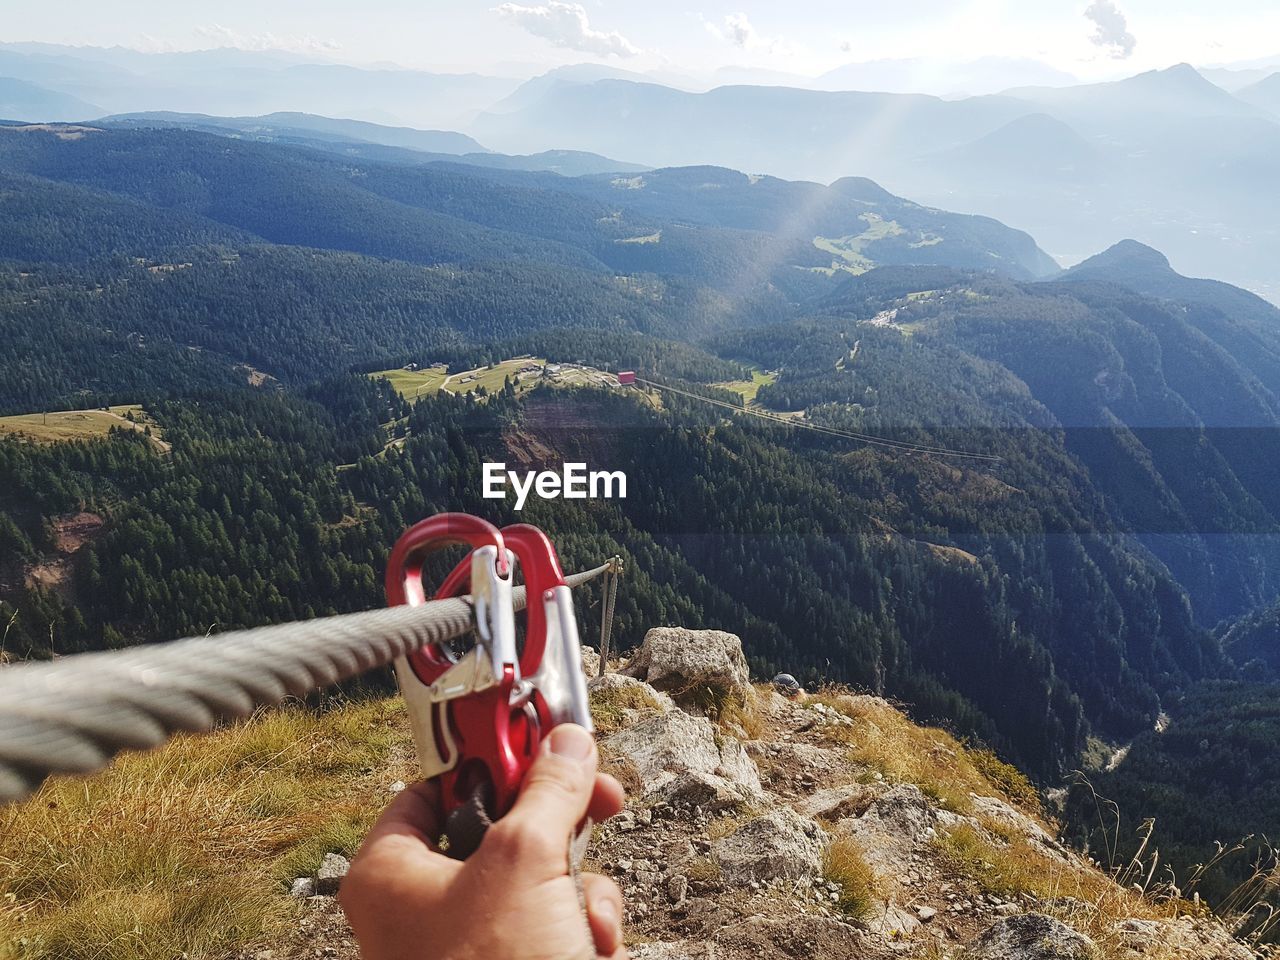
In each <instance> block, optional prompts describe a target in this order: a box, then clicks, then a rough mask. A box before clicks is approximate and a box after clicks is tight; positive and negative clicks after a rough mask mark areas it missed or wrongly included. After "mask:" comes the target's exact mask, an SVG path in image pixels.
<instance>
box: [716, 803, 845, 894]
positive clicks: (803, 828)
mask: <svg viewBox="0 0 1280 960" xmlns="http://www.w3.org/2000/svg"><path fill="white" fill-rule="evenodd" d="M819 832H820V831H819V830H818V829H817V827H816V825H815V824H814V823H813V821H812V820H806V819H805V818H804V817H802V816H800V815H799V814H798V813H796V812H795V811H794V810H790V809H788V808H785V807H784V808H782V809H779V810H774V811H772V812H770V813H767V814H765V815H764V816H762V817H757V818H756V819H754V820H749V821H747V822H746V823H744V824H743V825H742V826H741V827H739V828H738V829H737V830H735V831H734V832H733V833H731V834H729V835H728V836H726V837H721V838H720V839H718V840H714V841H712V843H711V856H712V857H713V858H714V859H715V861H716V863H717V864H719V866H720V874H721V876H722V877H723V878H724V879H725V880H726V881H728V882H731V883H749V882H751V881H753V880H754V881H768V880H778V879H792V880H794V879H798V878H800V877H811V876H814V875H815V874H817V873H818V871H819V869H820V867H821V863H822V849H823V844H822V841H821V839H819V838H818V836H817V834H818V833H819Z"/></svg>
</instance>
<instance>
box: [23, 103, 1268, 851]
mask: <svg viewBox="0 0 1280 960" xmlns="http://www.w3.org/2000/svg"><path fill="white" fill-rule="evenodd" d="M0 177H3V178H4V180H3V183H4V184H5V185H7V186H8V189H5V190H3V191H0V337H3V342H4V343H5V345H6V352H5V355H4V358H3V360H2V361H0V415H5V414H23V413H36V412H40V411H45V410H54V409H68V408H83V407H88V406H97V405H101V404H104V403H108V402H111V403H137V404H141V405H142V407H143V410H144V417H145V419H144V420H143V421H142V422H140V423H138V424H136V425H135V424H122V426H121V429H120V430H117V431H115V432H113V433H112V434H111V435H110V436H108V437H106V438H104V439H96V440H89V439H86V440H81V441H75V442H62V443H57V444H53V443H36V442H27V441H19V440H0V636H3V643H2V646H0V654H2V655H3V656H7V657H15V656H16V657H43V656H49V655H52V654H60V653H66V652H71V651H78V650H86V649H97V648H100V647H110V646H116V645H121V644H128V643H134V642H139V641H146V640H155V639H162V638H167V637H171V636H175V635H179V634H186V633H205V632H207V631H209V630H211V629H213V630H223V629H228V628H231V627H235V626H243V625H250V624H258V623H265V622H271V621H278V620H285V619H291V618H297V617H308V616H314V615H321V614H325V613H331V612H335V611H341V610H354V609H361V608H365V607H369V606H376V605H377V604H379V603H380V602H381V594H380V588H379V584H380V583H381V579H382V564H383V563H384V559H385V555H386V552H387V550H388V548H389V546H390V544H391V543H392V542H393V541H394V539H395V537H396V536H397V535H398V533H399V532H400V531H401V530H402V529H403V528H404V527H405V526H406V525H408V524H409V523H412V522H413V521H414V520H416V519H418V518H420V517H421V516H423V515H426V514H429V513H432V512H435V511H437V510H441V509H455V510H472V511H475V512H478V513H482V514H484V515H486V516H489V517H491V518H493V519H495V520H498V521H507V520H512V519H515V517H516V515H515V514H514V512H512V511H511V507H510V504H509V503H508V504H506V505H502V506H499V505H497V504H495V502H494V501H490V500H483V499H481V497H480V490H481V483H480V472H481V464H482V462H483V461H485V460H491V459H493V460H498V459H501V460H506V461H510V462H512V463H514V464H522V465H524V466H525V467H529V466H535V465H540V464H541V465H547V466H551V465H555V464H558V463H559V462H560V461H561V460H564V459H576V460H585V461H587V462H588V463H590V464H591V465H592V466H593V467H607V468H608V469H610V470H624V471H626V473H627V475H628V478H629V496H628V498H627V499H625V500H615V501H600V502H588V503H586V504H583V503H582V502H580V501H576V502H574V503H572V504H571V505H566V504H564V503H562V502H548V503H544V502H542V501H537V502H535V503H533V504H531V505H530V506H529V507H528V508H527V509H526V510H525V511H524V512H523V513H522V514H520V517H521V518H522V519H527V520H531V521H532V522H535V523H539V524H541V525H543V526H545V527H546V528H547V529H548V531H549V532H551V533H552V535H553V536H554V537H555V538H556V541H557V544H558V545H559V546H560V548H561V551H562V553H563V555H564V558H565V562H566V566H568V567H570V568H573V567H580V566H586V565H588V564H591V563H594V562H596V561H598V560H599V558H600V557H601V556H605V555H608V554H612V553H614V552H619V553H621V554H622V555H623V556H625V557H626V558H627V559H628V560H629V564H628V570H629V573H628V581H627V585H626V589H625V590H624V591H623V592H622V594H621V597H620V602H619V611H618V618H617V620H618V629H619V634H620V636H621V638H622V640H623V642H624V643H631V642H634V641H635V640H637V639H638V637H639V633H640V632H641V631H642V630H643V629H645V628H647V627H650V626H654V625H656V624H662V623H668V622H670V623H680V624H682V625H684V626H689V627H697V626H708V627H722V628H725V629H729V630H733V631H734V632H736V633H739V634H740V635H741V636H742V637H743V639H744V642H745V644H746V647H747V651H748V653H749V655H750V657H751V659H752V663H753V666H754V668H755V669H756V671H757V672H759V673H760V674H762V675H764V674H768V673H769V672H771V671H774V670H779V669H786V670H788V671H789V672H792V673H795V674H797V675H798V676H800V677H801V678H802V679H803V680H804V681H805V682H819V681H821V680H823V679H830V680H840V681H846V682H851V683H854V684H857V685H860V686H864V687H867V688H869V689H872V690H874V691H876V692H877V693H883V694H886V695H890V696H893V697H897V698H899V699H901V700H902V701H904V702H906V703H908V704H910V706H911V709H912V710H914V711H915V713H916V714H917V715H918V716H920V717H922V718H927V719H930V720H938V721H942V722H947V723H949V724H951V725H952V726H953V727H954V728H955V729H956V730H957V731H958V732H960V733H962V734H964V735H966V736H969V737H973V738H976V739H979V740H981V741H984V742H986V743H988V744H990V745H992V746H994V747H995V748H996V749H997V750H999V751H1000V752H1001V753H1002V754H1003V755H1004V756H1006V757H1008V758H1010V759H1012V760H1015V761H1017V762H1018V763H1019V764H1021V765H1022V766H1023V767H1024V768H1026V769H1027V770H1029V771H1031V772H1032V773H1033V774H1034V775H1035V776H1036V777H1037V778H1038V779H1039V780H1041V781H1042V782H1043V783H1045V784H1051V783H1054V782H1057V781H1058V779H1059V778H1060V776H1061V775H1062V774H1063V773H1064V772H1065V771H1066V770H1069V769H1070V768H1072V767H1073V766H1075V765H1077V763H1078V762H1079V760H1080V758H1081V756H1082V755H1083V754H1084V752H1085V750H1086V748H1087V746H1088V745H1089V744H1090V738H1091V737H1093V738H1096V739H1097V740H1099V741H1105V742H1107V743H1110V744H1119V743H1122V742H1125V741H1129V740H1131V739H1133V738H1135V737H1141V736H1142V735H1143V734H1144V732H1145V731H1149V730H1151V729H1152V728H1153V727H1154V726H1155V725H1156V724H1157V721H1158V719H1159V718H1160V717H1161V715H1162V714H1172V715H1173V718H1174V719H1173V722H1174V725H1175V728H1176V726H1177V724H1178V723H1179V722H1180V713H1179V711H1180V710H1182V709H1184V707H1186V708H1187V709H1190V706H1191V705H1194V704H1195V703H1197V702H1200V701H1198V700H1197V697H1199V696H1200V694H1199V692H1198V691H1200V690H1202V689H1206V688H1203V687H1202V686H1201V685H1203V684H1206V683H1210V684H1212V683H1219V682H1228V683H1230V682H1234V681H1235V680H1236V679H1238V677H1239V676H1240V672H1241V669H1242V664H1245V667H1244V669H1250V668H1248V667H1247V664H1248V663H1249V662H1251V661H1254V660H1258V659H1259V658H1260V655H1259V653H1258V651H1257V650H1255V649H1254V647H1256V646H1257V644H1255V643H1245V642H1236V641H1233V640H1231V639H1230V637H1231V636H1232V634H1230V633H1224V631H1227V630H1228V629H1229V627H1228V625H1226V624H1225V623H1224V625H1223V627H1222V628H1220V630H1219V631H1218V635H1215V634H1214V632H1212V631H1213V629H1214V628H1215V627H1216V626H1218V624H1219V622H1220V621H1228V620H1230V619H1231V618H1237V617H1242V616H1245V617H1247V616H1248V615H1250V614H1251V612H1253V611H1255V610H1257V609H1258V608H1260V607H1263V606H1264V605H1266V604H1270V603H1273V602H1275V601H1276V599H1277V596H1278V594H1280V584H1278V583H1277V582H1276V579H1275V578H1276V574H1275V571H1276V570H1277V569H1280V550H1278V548H1277V546H1276V539H1277V538H1276V537H1275V533H1276V532H1277V524H1278V522H1280V493H1277V490H1276V487H1275V485H1274V482H1273V479H1274V478H1273V477H1272V476H1271V473H1272V472H1273V471H1272V469H1271V467H1270V465H1271V464H1273V463H1274V462H1276V461H1277V457H1278V456H1280V446H1278V445H1277V441H1276V439H1275V437H1276V427H1277V426H1280V399H1278V396H1280V380H1278V379H1277V371H1278V370H1280V361H1278V360H1277V359H1276V358H1280V311H1276V310H1275V309H1274V308H1271V307H1269V306H1268V305H1266V304H1265V303H1264V302H1263V301H1260V300H1257V298H1252V297H1250V296H1249V295H1247V294H1244V293H1243V292H1242V291H1238V290H1236V289H1235V288H1231V287H1226V286H1225V285H1217V284H1213V283H1210V282H1205V281H1192V280H1187V279H1186V278H1182V277H1179V276H1178V275H1177V274H1174V273H1173V272H1172V271H1171V270H1170V269H1169V268H1168V265H1167V263H1162V262H1161V261H1160V258H1159V255H1158V254H1155V253H1154V251H1147V250H1146V248H1140V249H1135V248H1134V246H1130V245H1122V246H1121V247H1119V248H1117V249H1115V250H1112V251H1109V252H1108V253H1106V254H1104V255H1102V256H1100V257H1098V258H1095V259H1094V260H1093V261H1090V262H1089V263H1087V264H1085V265H1084V266H1082V267H1081V268H1079V269H1078V270H1076V271H1072V272H1070V273H1068V274H1066V275H1065V276H1061V277H1058V278H1056V279H1054V278H1052V277H1051V275H1050V274H1051V270H1050V269H1049V266H1050V265H1047V264H1046V261H1045V259H1044V257H1043V254H1042V253H1041V252H1040V251H1039V249H1038V248H1037V247H1036V246H1035V244H1034V242H1033V241H1031V240H1030V238H1028V237H1026V235H1025V234H1020V233H1018V232H1016V231H1012V230H1008V229H1007V228H1005V227H1003V226H1002V225H1000V224H998V223H995V222H994V221H989V220H982V219H981V218H968V217H956V216H954V215H951V214H947V213H944V212H941V211H935V210H929V209H926V208H923V207H919V206H917V205H915V204H912V203H910V202H909V201H905V200H902V199H900V198H896V197H893V196H891V195H889V194H887V193H885V192H884V191H882V190H880V189H879V188H878V187H876V186H875V185H874V184H872V183H870V182H869V181H865V180H853V179H851V180H847V181H841V182H839V183H837V184H834V185H833V186H831V187H819V186H816V185H812V184H791V183H786V182H784V181H780V180H773V179H771V178H756V177H747V176H744V175H741V174H737V173H735V172H733V171H725V170H720V169H716V168H688V169H676V170H661V171H648V172H644V173H643V174H637V175H636V176H635V177H626V178H617V177H583V178H566V177H560V176H556V175H554V174H546V173H528V172H522V171H511V170H487V171H486V170H480V169H479V168H474V167H470V168H469V167H465V166H458V165H437V164H422V163H420V162H416V163H412V164H408V163H394V162H390V161H387V162H375V161H371V160H367V159H363V158H362V159H360V160H358V161H354V160H351V159H343V158H339V157H336V156H334V155H332V154H329V153H324V152H316V151H309V150H306V149H303V148H301V147H298V146H289V145H281V144H275V143H260V142H258V143H255V142H243V141H238V140H234V139H230V138H226V137H221V136H215V135H212V134H204V133H196V132H190V131H183V130H162V131H157V130H109V131H98V130H87V131H84V130H76V131H71V130H66V129H58V130H55V131H53V132H42V131H35V130H27V129H0ZM1037 278H1039V279H1037ZM523 354H533V355H536V356H539V357H547V358H549V359H551V360H553V361H576V362H579V363H586V364H591V365H593V366H595V367H600V368H605V369H615V370H616V369H619V368H630V369H635V370H638V371H640V372H641V373H642V375H643V376H644V377H645V378H646V379H650V380H659V381H662V382H664V383H669V384H672V385H676V386H679V387H680V388H681V389H687V390H690V391H692V392H693V393H696V394H702V395H707V396H713V397H715V398H718V399H721V400H723V401H725V402H727V403H729V404H731V405H733V404H736V405H739V406H744V407H745V406H747V405H748V402H749V403H750V405H751V407H752V409H753V410H755V411H757V412H770V411H772V412H780V413H786V414H788V415H794V416H797V417H799V418H800V422H801V423H803V424H807V425H811V426H817V427H820V428H829V429H831V430H836V431H842V432H844V433H845V434H846V435H847V434H849V433H850V432H852V433H857V434H863V435H872V436H875V437H881V438H889V439H892V440H896V441H902V442H909V443H915V444H923V445H927V446H931V447H946V448H949V449H950V450H952V451H957V452H961V453H975V454H980V455H982V456H984V457H987V458H994V459H974V458H967V457H963V456H947V455H937V454H922V453H919V452H908V451H903V450H897V451H892V450H887V449H886V448H884V447H881V446H875V445H867V444H863V443H859V442H857V441H855V440H851V439H849V438H848V437H847V436H845V437H841V436H836V435H832V434H821V433H818V432H815V431H810V430H804V429H801V428H799V427H794V426H788V425H787V424H785V423H782V422H778V421H777V420H775V421H773V422H764V421H762V420H759V419H756V418H740V417H737V416H735V415H734V414H733V413H731V412H729V411H728V410H726V409H725V408H723V407H714V406H710V405H707V404H704V403H701V402H700V401H698V400H696V399H692V398H689V397H685V396H682V395H677V394H669V393H661V394H652V395H651V394H647V393H644V392H636V391H629V392H614V391H609V390H606V389H603V388H567V387H564V386H559V387H556V386H551V385H542V386H538V387H537V388H536V389H529V387H528V386H527V385H525V386H522V387H521V390H520V391H519V392H518V393H517V391H516V390H515V388H514V385H513V384H508V386H507V387H506V388H503V389H497V388H495V389H493V390H491V391H488V392H487V395H484V396H481V395H480V394H479V393H478V392H477V393H476V394H472V395H469V396H453V395H451V394H449V393H448V392H442V393H440V394H439V395H438V396H425V397H424V398H423V399H421V400H418V402H417V403H416V404H414V405H412V406H410V405H408V403H407V402H406V401H405V400H404V399H403V398H401V397H400V396H399V395H398V394H396V393H395V392H393V391H392V390H391V388H390V387H389V386H388V385H387V384H386V383H385V382H382V381H373V380H370V379H369V378H368V377H367V376H366V374H367V373H369V372H371V371H378V370H386V369H389V368H395V367H400V366H403V365H405V364H409V363H415V364H421V365H431V364H447V365H448V366H449V369H450V370H451V371H458V370H466V369H468V368H470V367H474V366H483V365H485V364H488V363H492V362H494V361H497V360H501V359H505V358H507V357H513V356H519V355H523ZM747 382H750V383H751V388H750V392H749V393H743V392H742V390H743V388H742V387H740V386H736V387H735V386H734V385H735V384H742V383H747ZM717 384H720V385H721V386H717ZM725 384H728V386H724V385H725ZM734 389H737V390H739V392H734ZM748 397H749V398H750V400H749V401H748V399H747V398H748ZM135 426H136V427H137V428H136V429H135ZM584 616H586V617H588V618H590V617H591V616H592V611H590V610H587V611H585V613H584ZM1242 622H1243V621H1242ZM584 624H585V621H584ZM1222 636H1226V637H1227V638H1228V639H1227V640H1226V649H1225V652H1224V647H1223V642H1224V641H1223V640H1222V639H1221V638H1222ZM1236 636H1237V637H1238V636H1239V634H1237V635H1236ZM1241 651H1249V653H1248V656H1247V657H1239V658H1238V657H1237V654H1239V653H1240V652H1241ZM1207 689H1211V690H1212V689H1217V688H1215V687H1209V688H1207ZM1188 716H1190V714H1188ZM1142 742H1145V740H1139V743H1142ZM1095 746H1096V743H1095ZM1134 755H1135V756H1138V755H1139V754H1138V753H1137V752H1135V754H1134ZM1135 802H1136V800H1135ZM1239 832H1240V833H1244V832H1248V827H1247V826H1246V827H1245V828H1244V829H1242V830H1240V831H1239ZM1198 842H1199V840H1198V839H1189V840H1188V843H1198ZM1188 849H1189V848H1188Z"/></svg>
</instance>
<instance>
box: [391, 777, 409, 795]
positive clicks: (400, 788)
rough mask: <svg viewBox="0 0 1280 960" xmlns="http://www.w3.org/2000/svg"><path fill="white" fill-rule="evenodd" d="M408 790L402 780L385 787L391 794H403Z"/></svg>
mask: <svg viewBox="0 0 1280 960" xmlns="http://www.w3.org/2000/svg"><path fill="white" fill-rule="evenodd" d="M407 789H408V785H407V784H406V783H405V782H404V781H403V780H397V781H395V782H394V783H392V784H391V786H389V787H387V790H389V791H390V792H391V793H404V792H405V790H407Z"/></svg>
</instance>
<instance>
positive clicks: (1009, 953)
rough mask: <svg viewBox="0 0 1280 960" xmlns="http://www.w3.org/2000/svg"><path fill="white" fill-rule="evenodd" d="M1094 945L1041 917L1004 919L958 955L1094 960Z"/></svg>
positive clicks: (992, 959) (975, 959) (990, 959)
mask: <svg viewBox="0 0 1280 960" xmlns="http://www.w3.org/2000/svg"><path fill="white" fill-rule="evenodd" d="M1097 956H1098V951H1097V948H1096V947H1095V946H1094V945H1093V941H1092V940H1090V939H1089V938H1088V937H1086V936H1084V935H1083V934H1081V933H1077V932H1076V931H1075V930H1072V929H1071V928H1070V927H1068V926H1067V925H1066V924H1065V923H1063V922H1062V921H1061V920H1055V919H1053V917H1046V916H1045V915H1044V914H1042V913H1024V914H1020V915H1019V916H1016V917H1005V918H1004V919H1003V920H997V921H996V922H995V923H993V924H992V925H991V926H989V927H987V929H986V930H984V931H983V932H982V933H981V934H979V936H978V937H977V939H975V940H973V941H971V942H970V943H969V944H968V945H967V946H966V947H965V949H964V951H963V952H962V953H961V957H962V958H963V960H1094V958H1095V957H1097Z"/></svg>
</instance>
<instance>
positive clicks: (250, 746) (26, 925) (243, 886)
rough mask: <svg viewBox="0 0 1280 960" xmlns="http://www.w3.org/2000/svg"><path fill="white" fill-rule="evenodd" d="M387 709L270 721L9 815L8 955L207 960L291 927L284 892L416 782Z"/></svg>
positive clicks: (0, 829) (351, 845)
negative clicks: (392, 789) (391, 789)
mask: <svg viewBox="0 0 1280 960" xmlns="http://www.w3.org/2000/svg"><path fill="white" fill-rule="evenodd" d="M408 744H409V734H408V730H407V724H406V723H405V720H404V716H403V713H402V710H401V708H400V706H399V705H398V703H396V702H394V701H389V700H388V701H378V702H372V703H362V704H357V705H352V706H347V707H343V708H341V709H338V710H334V711H332V712H329V713H325V714H322V715H320V716H317V715H316V714H315V713H313V712H311V711H309V710H305V709H303V708H287V709H279V710H272V711H266V712H263V713H260V714H258V715H257V716H255V717H254V718H252V719H251V720H249V721H247V722H245V723H241V724H236V725H234V726H231V727H228V728H225V729H223V730H220V731H218V732H216V733H213V734H210V735H207V736H202V737H179V738H177V739H176V740H174V741H173V742H172V743H171V744H169V745H168V746H167V747H165V748H164V749H162V750H158V751H155V752H152V753H145V754H130V755H127V756H125V757H123V758H121V760H120V761H119V762H118V763H116V764H115V765H114V766H113V767H112V768H111V769H110V770H108V771H107V772H106V773H104V774H102V775H100V776H97V777H94V778H92V779H89V780H71V779H58V780H56V781H53V782H50V783H49V784H47V785H46V786H45V787H44V788H43V789H42V790H41V791H40V792H39V794H37V795H36V797H34V798H33V799H32V800H30V801H28V802H26V803H24V804H21V805H15V806H12V807H8V808H3V809H0V958H3V960H18V958H21V960H55V958H56V960H171V958H174V957H185V958H187V960H205V958H209V960H213V958H219V957H225V956H227V955H228V954H229V953H231V952H233V951H235V950H236V949H238V948H241V947H243V946H245V945H247V944H253V943H260V942H262V941H264V940H265V939H267V938H269V937H271V936H272V935H274V934H276V933H278V932H279V931H280V930H282V929H284V928H285V927H286V926H287V925H288V924H289V923H290V921H291V920H292V919H293V917H294V907H293V905H292V901H290V899H289V898H288V896H287V892H286V888H285V881H287V880H289V879H291V878H292V877H294V876H299V875H305V874H307V873H309V872H311V871H313V870H314V869H315V867H316V866H317V865H318V864H319V861H320V859H321V857H322V856H323V855H324V854H325V853H326V852H328V851H331V850H332V851H339V852H342V853H345V854H351V853H354V852H355V850H356V848H357V846H358V845H359V842H360V839H361V837H363V835H364V833H365V831H366V830H367V829H368V827H369V825H370V824H371V823H372V821H373V819H374V818H375V817H376V816H377V814H378V812H379V811H380V810H381V808H382V807H383V806H384V805H385V804H386V802H387V799H388V795H387V792H386V785H387V784H389V783H390V782H391V781H393V780H395V779H405V780H407V779H410V778H411V776H412V770H411V761H410V760H409V759H408V758H409V757H410V756H411V755H412V754H411V751H410V750H409V748H408Z"/></svg>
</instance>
